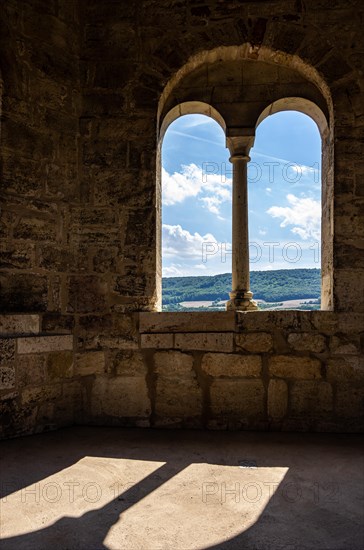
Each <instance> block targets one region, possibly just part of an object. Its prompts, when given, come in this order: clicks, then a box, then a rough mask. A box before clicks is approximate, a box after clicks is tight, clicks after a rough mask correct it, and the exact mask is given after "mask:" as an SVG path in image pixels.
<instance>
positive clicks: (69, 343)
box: [17, 335, 73, 355]
mask: <svg viewBox="0 0 364 550" xmlns="http://www.w3.org/2000/svg"><path fill="white" fill-rule="evenodd" d="M17 342H18V354H19V355H22V354H25V353H46V352H50V351H71V350H72V349H73V336H72V335H61V336H54V335H51V336H29V337H25V338H17Z"/></svg>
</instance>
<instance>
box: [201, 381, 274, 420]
mask: <svg viewBox="0 0 364 550" xmlns="http://www.w3.org/2000/svg"><path fill="white" fill-rule="evenodd" d="M210 400H211V412H212V414H213V415H218V416H219V415H220V416H224V417H229V416H233V417H237V416H238V417H252V416H255V415H259V414H263V412H264V387H263V382H262V381H261V380H225V379H215V380H214V381H213V382H212V384H211V388H210Z"/></svg>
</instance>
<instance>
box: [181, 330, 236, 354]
mask: <svg viewBox="0 0 364 550" xmlns="http://www.w3.org/2000/svg"><path fill="white" fill-rule="evenodd" d="M233 346H234V335H233V333H230V332H220V333H219V332H203V333H196V332H195V333H192V334H191V333H186V334H180V333H177V334H175V337H174V347H175V348H177V349H182V350H186V351H188V350H202V351H233Z"/></svg>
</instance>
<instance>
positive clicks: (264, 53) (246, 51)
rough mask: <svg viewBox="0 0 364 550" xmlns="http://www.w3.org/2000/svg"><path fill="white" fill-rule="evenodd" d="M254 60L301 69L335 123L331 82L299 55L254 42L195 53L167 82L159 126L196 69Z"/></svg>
mask: <svg viewBox="0 0 364 550" xmlns="http://www.w3.org/2000/svg"><path fill="white" fill-rule="evenodd" d="M243 60H252V61H263V62H266V63H269V64H272V65H276V66H282V67H287V68H290V69H293V70H294V71H296V72H297V73H299V74H300V75H301V76H302V77H303V78H304V79H305V80H307V81H309V82H311V83H312V84H313V85H314V86H316V87H317V89H318V90H319V91H320V93H321V95H322V97H323V99H324V100H325V103H326V106H327V114H328V117H327V118H328V122H329V126H332V125H333V102H332V98H331V93H330V89H329V86H328V85H327V83H326V82H325V80H324V79H323V78H322V76H321V75H320V74H319V72H318V71H317V69H315V68H314V67H313V66H312V65H309V64H308V63H307V62H305V61H303V60H302V59H301V58H300V57H298V56H297V55H292V54H288V53H285V52H282V51H276V50H272V49H270V48H268V47H266V46H252V45H251V44H249V43H245V44H242V45H239V46H220V47H217V48H214V49H212V50H204V51H201V52H199V53H197V54H194V55H193V56H191V57H190V59H189V60H188V61H187V63H185V65H183V66H182V67H181V68H180V69H179V70H178V71H177V72H176V73H175V74H174V75H173V76H172V77H171V78H170V80H169V81H168V82H167V84H166V86H165V87H164V89H163V92H162V94H161V96H160V99H159V103H158V112H157V118H158V128H160V125H161V124H162V122H163V118H164V116H165V115H166V112H165V106H166V104H167V102H168V99H169V97H170V96H171V95H172V94H173V92H174V90H176V89H177V88H178V87H179V85H180V84H181V82H183V80H184V79H185V78H186V77H187V76H188V75H189V74H190V73H192V72H193V71H194V70H195V69H197V68H199V67H202V66H204V65H205V66H208V65H212V64H214V63H217V62H229V61H238V62H239V61H240V62H242V61H243Z"/></svg>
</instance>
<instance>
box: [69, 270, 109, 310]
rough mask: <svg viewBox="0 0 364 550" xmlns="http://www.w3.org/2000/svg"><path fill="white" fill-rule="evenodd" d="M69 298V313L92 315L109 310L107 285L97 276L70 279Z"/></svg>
mask: <svg viewBox="0 0 364 550" xmlns="http://www.w3.org/2000/svg"><path fill="white" fill-rule="evenodd" d="M68 284H69V297H68V305H67V312H70V313H91V312H103V311H105V310H106V309H107V304H106V294H107V283H106V281H104V280H102V279H101V278H100V277H95V276H91V275H88V276H78V275H77V276H76V275H74V276H72V277H69V280H68Z"/></svg>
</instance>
